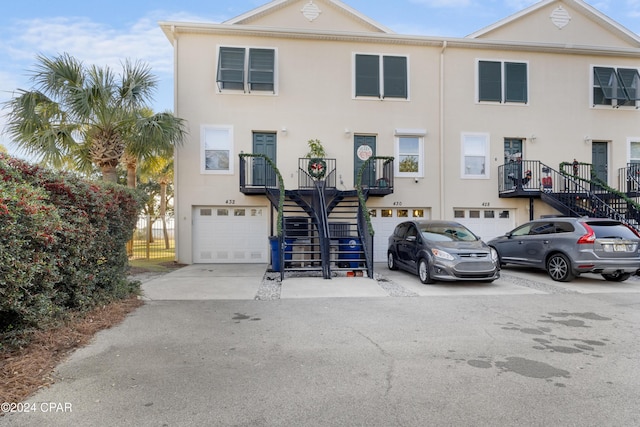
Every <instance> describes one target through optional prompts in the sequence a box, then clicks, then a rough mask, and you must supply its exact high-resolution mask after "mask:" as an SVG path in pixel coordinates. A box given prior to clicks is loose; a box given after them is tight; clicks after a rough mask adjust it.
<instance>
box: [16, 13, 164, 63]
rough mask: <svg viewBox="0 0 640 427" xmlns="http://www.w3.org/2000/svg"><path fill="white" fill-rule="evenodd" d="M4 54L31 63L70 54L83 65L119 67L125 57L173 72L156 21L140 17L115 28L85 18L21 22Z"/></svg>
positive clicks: (162, 35) (162, 36)
mask: <svg viewBox="0 0 640 427" xmlns="http://www.w3.org/2000/svg"><path fill="white" fill-rule="evenodd" d="M16 28H20V31H14V32H13V36H12V38H11V40H10V43H9V45H10V46H11V47H10V49H9V51H8V52H7V53H8V54H9V55H10V56H11V57H12V58H14V59H16V60H19V61H27V60H30V61H33V60H34V59H35V56H36V55H37V54H44V55H47V56H51V55H57V54H60V53H63V52H66V53H69V54H70V55H72V56H74V57H75V58H77V59H79V60H81V61H83V62H84V63H85V64H97V65H107V66H109V67H112V68H113V69H114V70H118V69H119V68H120V64H121V61H122V60H124V59H126V58H131V59H136V60H143V61H146V62H148V63H149V64H150V65H151V67H152V68H153V70H154V72H156V73H158V72H164V73H167V72H168V73H170V72H171V71H172V67H171V61H172V54H171V52H172V48H171V45H170V43H169V41H168V40H167V39H166V38H165V36H164V34H162V31H161V30H160V28H159V27H158V24H157V22H155V21H151V20H150V19H149V18H143V19H140V20H139V21H137V22H135V23H134V24H132V25H131V26H129V27H128V28H124V29H117V28H113V27H109V26H107V25H104V24H98V23H96V22H93V21H91V20H89V19H87V18H51V19H34V20H26V21H20V22H18V23H17V25H16Z"/></svg>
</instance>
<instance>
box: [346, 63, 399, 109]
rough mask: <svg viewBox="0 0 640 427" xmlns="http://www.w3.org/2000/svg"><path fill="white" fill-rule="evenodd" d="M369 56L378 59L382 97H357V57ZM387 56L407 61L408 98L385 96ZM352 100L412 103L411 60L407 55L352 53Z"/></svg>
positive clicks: (379, 89) (379, 88)
mask: <svg viewBox="0 0 640 427" xmlns="http://www.w3.org/2000/svg"><path fill="white" fill-rule="evenodd" d="M357 55H368V56H377V57H378V73H379V74H378V76H379V77H380V82H379V87H378V92H379V93H380V94H381V95H382V96H364V95H360V96H358V95H356V56H357ZM385 56H396V57H400V58H406V59H407V76H406V77H407V97H406V98H399V97H385V96H384V61H383V58H384V57H385ZM351 88H352V89H351V99H357V100H369V101H401V102H406V101H411V58H410V57H409V55H408V54H405V53H395V52H394V53H380V52H352V53H351Z"/></svg>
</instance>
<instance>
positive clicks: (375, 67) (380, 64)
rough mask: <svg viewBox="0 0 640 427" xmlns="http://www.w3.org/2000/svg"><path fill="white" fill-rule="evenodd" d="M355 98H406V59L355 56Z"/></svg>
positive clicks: (400, 57)
mask: <svg viewBox="0 0 640 427" xmlns="http://www.w3.org/2000/svg"><path fill="white" fill-rule="evenodd" d="M355 64H356V71H355V73H356V88H355V90H356V96H372V97H376V98H403V99H407V98H408V87H409V85H408V71H407V58H406V57H404V56H381V55H356V61H355Z"/></svg>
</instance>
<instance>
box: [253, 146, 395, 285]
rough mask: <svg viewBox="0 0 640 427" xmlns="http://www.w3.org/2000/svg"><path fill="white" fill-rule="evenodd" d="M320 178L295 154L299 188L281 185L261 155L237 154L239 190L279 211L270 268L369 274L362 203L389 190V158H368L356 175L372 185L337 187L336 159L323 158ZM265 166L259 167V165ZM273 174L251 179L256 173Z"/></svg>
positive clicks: (369, 239) (369, 238) (369, 241)
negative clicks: (264, 198) (262, 197)
mask: <svg viewBox="0 0 640 427" xmlns="http://www.w3.org/2000/svg"><path fill="white" fill-rule="evenodd" d="M324 160H325V161H326V164H327V165H328V167H327V173H326V174H324V175H323V176H322V177H321V179H318V178H317V177H316V178H313V177H311V176H310V175H309V174H308V173H307V170H308V162H309V159H307V158H304V159H299V170H298V188H297V189H295V190H285V189H284V185H283V180H282V178H281V175H280V173H279V171H278V170H277V168H276V166H275V164H273V162H272V161H271V160H270V159H268V158H267V157H266V156H264V155H259V154H241V155H240V172H241V173H240V189H241V191H242V192H243V193H245V194H253V195H258V194H261V195H266V196H267V198H268V199H269V200H270V202H271V205H272V206H273V208H274V209H275V210H276V211H277V213H278V216H277V217H278V219H277V224H276V228H277V233H276V235H274V236H272V237H270V244H271V248H272V269H273V270H275V271H279V272H280V275H281V279H284V277H285V273H289V274H296V275H309V276H311V275H321V276H322V277H323V278H325V279H330V278H331V277H332V276H334V275H340V274H344V275H353V276H363V277H369V278H373V229H372V227H371V223H370V220H369V217H368V210H367V208H366V205H365V202H366V200H367V198H368V197H371V196H384V195H386V194H391V193H392V192H393V159H392V158H389V157H371V158H370V159H369V160H367V161H365V162H364V164H363V165H362V167H361V170H360V171H359V174H358V176H367V177H374V178H375V180H373V181H372V182H374V183H375V184H374V185H373V186H371V185H367V186H362V185H360V186H358V187H357V188H356V189H355V190H338V189H337V188H336V186H335V177H336V170H335V164H336V161H335V159H324ZM263 168H264V170H262V169H263ZM254 175H257V176H260V177H272V179H263V178H260V179H255V176H254Z"/></svg>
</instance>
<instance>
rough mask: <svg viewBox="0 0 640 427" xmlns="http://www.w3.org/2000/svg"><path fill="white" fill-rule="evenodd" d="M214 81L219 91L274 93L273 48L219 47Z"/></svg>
mask: <svg viewBox="0 0 640 427" xmlns="http://www.w3.org/2000/svg"><path fill="white" fill-rule="evenodd" d="M216 82H217V83H218V89H219V90H221V91H222V90H241V91H243V92H255V91H262V92H272V93H275V50H273V49H255V48H249V49H245V48H242V47H220V51H219V56H218V73H217V76H216Z"/></svg>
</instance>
